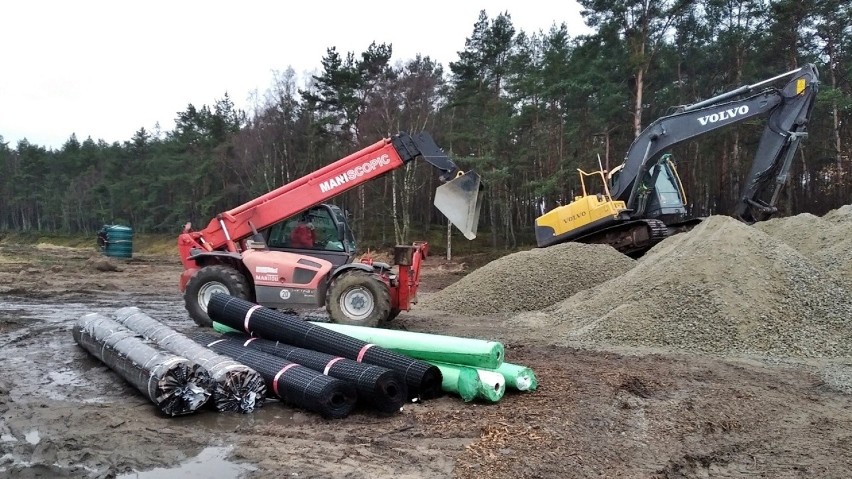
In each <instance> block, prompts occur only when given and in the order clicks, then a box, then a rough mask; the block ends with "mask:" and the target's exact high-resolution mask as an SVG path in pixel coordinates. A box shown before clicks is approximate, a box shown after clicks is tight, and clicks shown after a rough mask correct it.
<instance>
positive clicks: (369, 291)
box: [326, 271, 391, 328]
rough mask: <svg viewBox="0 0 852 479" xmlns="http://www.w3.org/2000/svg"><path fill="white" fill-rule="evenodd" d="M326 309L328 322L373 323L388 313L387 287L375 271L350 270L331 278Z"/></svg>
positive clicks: (372, 324) (379, 320)
mask: <svg viewBox="0 0 852 479" xmlns="http://www.w3.org/2000/svg"><path fill="white" fill-rule="evenodd" d="M326 309H327V310H328V315H329V316H330V317H331V321H332V322H335V323H338V324H349V325H353V326H366V327H371V328H372V327H376V326H378V325H379V323H381V322H382V321H384V320H386V319H387V318H388V316H389V315H390V311H391V298H390V291H389V290H388V287H387V285H386V284H385V283H384V282H383V281H382V280H381V279H379V277H378V276H377V275H375V274H371V273H367V272H364V271H350V272H348V273H343V274H341V275H340V276H338V277H337V278H335V279H334V280H333V281H332V283H331V286H330V287H329V288H328V298H327V301H326Z"/></svg>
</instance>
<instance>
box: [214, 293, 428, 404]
mask: <svg viewBox="0 0 852 479" xmlns="http://www.w3.org/2000/svg"><path fill="white" fill-rule="evenodd" d="M207 314H208V315H209V316H210V318H212V319H213V321H216V322H219V323H222V324H224V325H226V326H230V327H232V328H234V329H236V330H239V331H245V332H246V333H247V334H250V335H253V336H259V337H261V338H264V339H270V340H273V341H281V342H283V343H285V344H290V345H293V346H298V347H300V348H305V349H311V350H314V351H319V352H323V353H326V354H333V355H335V356H342V357H344V358H347V359H352V360H355V361H358V362H359V363H367V364H375V365H376V366H382V367H385V368H388V369H392V370H394V371H397V372H398V373H400V375H402V377H403V379H404V380H405V384H406V385H407V386H408V394H409V397H419V398H421V399H430V398H433V397H438V396H440V395H441V370H440V369H438V368H437V366H433V365H432V364H429V363H427V362H425V361H420V360H417V359H412V358H410V357H408V356H405V355H402V354H399V353H395V352H393V351H388V350H387V349H384V348H382V347H379V346H375V345H373V344H370V343H367V342H365V341H362V340H360V339H355V338H353V337H351V336H347V335H345V334H341V333H338V332H337V331H332V330H330V329H327V328H323V327H321V326H317V325H315V324H311V323H309V322H306V321H302V320H301V319H299V317H298V316H294V315H288V314H284V313H282V312H279V311H276V310H274V309H269V308H266V307H263V306H260V305H257V304H254V303H252V302H250V301H246V300H244V299H240V298H236V297H234V296H229V295H227V294H214V295H212V297H211V298H210V301H209V302H208V303H207Z"/></svg>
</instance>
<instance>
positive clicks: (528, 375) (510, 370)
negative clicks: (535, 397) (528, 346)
mask: <svg viewBox="0 0 852 479" xmlns="http://www.w3.org/2000/svg"><path fill="white" fill-rule="evenodd" d="M494 371H495V372H498V373H500V374H501V375H502V376H503V377H504V378H505V379H506V387H510V388H513V389H517V390H518V391H535V390H536V388H538V380H536V377H535V373H534V372H533V370H532V369H530V368H528V367H526V366H521V365H519V364H512V363H505V362H504V363H503V364H501V365H500V367H499V368H497V369H495V370H494Z"/></svg>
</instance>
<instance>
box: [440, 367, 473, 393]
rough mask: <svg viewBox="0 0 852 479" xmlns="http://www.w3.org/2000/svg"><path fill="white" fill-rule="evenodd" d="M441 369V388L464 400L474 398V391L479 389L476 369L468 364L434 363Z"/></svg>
mask: <svg viewBox="0 0 852 479" xmlns="http://www.w3.org/2000/svg"><path fill="white" fill-rule="evenodd" d="M436 366H438V369H440V370H441V377H442V378H443V379H442V381H441V388H443V390H444V391H445V392H448V393H452V394H458V395H459V396H461V398H462V399H463V400H464V402H470V401H473V400H474V399H476V391H477V389H479V385H478V383H479V375H478V374H476V369H474V368H472V367H469V366H461V365H460V366H455V367H454V366H450V365H443V364H436Z"/></svg>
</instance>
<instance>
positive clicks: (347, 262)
mask: <svg viewBox="0 0 852 479" xmlns="http://www.w3.org/2000/svg"><path fill="white" fill-rule="evenodd" d="M415 159H423V160H426V161H427V162H429V163H430V164H431V165H432V166H434V167H435V168H437V169H438V170H439V171H440V172H441V174H440V177H439V178H440V180H441V182H442V183H443V184H442V185H441V186H439V187H438V188H437V189H436V191H435V201H434V204H435V206H436V207H437V208H438V210H440V211H441V212H442V213H443V214H444V215H445V216H446V217H447V218H448V219H449V221H450V222H451V223H452V224H454V225H455V226H456V227H457V228H458V229H459V230H460V231H461V232H462V234H464V236H465V237H466V238H468V239H473V238H475V237H476V230H477V226H478V223H479V211H480V209H481V207H482V196H481V191H482V184H481V179H480V177H479V175H478V174H476V173H475V172H473V171H468V172H466V173H465V172H463V171H460V170H459V168H458V167H457V166H456V165H455V163H453V162H452V160H450V158H449V157H448V156H447V155H446V154H445V153H444V152H443V151H442V150H441V149H440V148H439V147H438V145H436V144H435V142H434V141H433V140H432V137H431V136H430V135H429V134H428V133H425V132H423V133H419V134H417V135H409V134H407V133H399V134H398V135H395V136H393V137H391V138H386V139H383V140H381V141H378V142H376V143H375V144H373V145H371V146H369V147H367V148H364V149H363V150H361V151H358V152H356V153H353V154H351V155H349V156H347V157H346V158H343V159H341V160H338V161H336V162H334V163H332V164H330V165H327V166H325V167H323V168H321V169H319V170H317V171H315V172H313V173H310V174H308V175H306V176H303V177H302V178H299V179H297V180H295V181H293V182H290V183H288V184H286V185H284V186H281V187H279V188H277V189H275V190H273V191H270V192H269V193H266V194H264V195H263V196H260V197H258V198H255V199H253V200H251V201H249V202H247V203H245V204H243V205H241V206H238V207H236V208H234V209H232V210H229V211H225V212H223V213H220V214H218V215H216V217H215V218H214V219H212V220H211V221H210V223H209V224H208V225H207V227H206V228H204V229H203V230H201V231H192V229H191V225H190V224H189V223H187V225H186V226H185V227H184V230H183V233H182V234H181V235H180V236H179V237H178V250H179V252H180V259H181V262H182V263H183V267H184V272H183V274H181V277H180V289H181V291H182V292H183V293H184V300H185V302H186V310H187V311H188V312H189V315H190V317H192V319H193V320H194V321H195V322H196V323H198V324H199V325H201V326H210V325H212V321H211V320H210V317H209V316H208V315H207V302H208V301H209V299H210V297H211V295H213V294H216V293H226V294H230V295H232V296H237V297H240V298H242V299H247V300H249V301H254V302H256V303H258V304H260V305H263V306H266V307H269V308H276V309H295V308H310V307H313V308H318V307H322V306H325V307H326V309H327V311H328V313H329V315H330V317H331V320H332V321H334V322H337V323H343V324H356V325H361V326H376V325H378V324H379V323H380V322H382V321H386V320H389V319H393V318H394V317H396V315H397V314H399V312H400V311H408V310H410V309H411V304H412V303H415V302H416V294H417V287H418V286H419V284H420V265H421V261H422V260H423V259H424V258H425V257H426V255H427V253H428V244H427V243H425V242H415V243H413V244H412V245H403V246H397V247H396V248H395V249H394V263H395V264H396V270H394V268H393V267H392V266H390V265H388V264H386V263H378V262H372V261H371V260H369V259H367V260H364V261H355V251H354V249H355V240H354V237H353V235H352V231H351V229H350V228H349V226H348V224H347V221H346V215H345V214H344V213H343V211H342V210H340V208H338V207H336V206H333V205H329V204H325V202H326V201H328V200H330V199H331V198H333V197H335V196H337V195H339V194H341V193H343V192H345V191H347V190H349V189H352V188H354V187H356V186H358V185H362V184H364V183H366V182H368V181H371V180H373V179H376V178H378V177H380V176H382V175H384V174H386V173H389V172H391V171H392V170H395V169H397V168H400V167H402V166H404V165H405V164H406V163H408V162H409V161H412V160H415ZM306 241H307V243H306ZM311 243H313V244H311Z"/></svg>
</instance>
